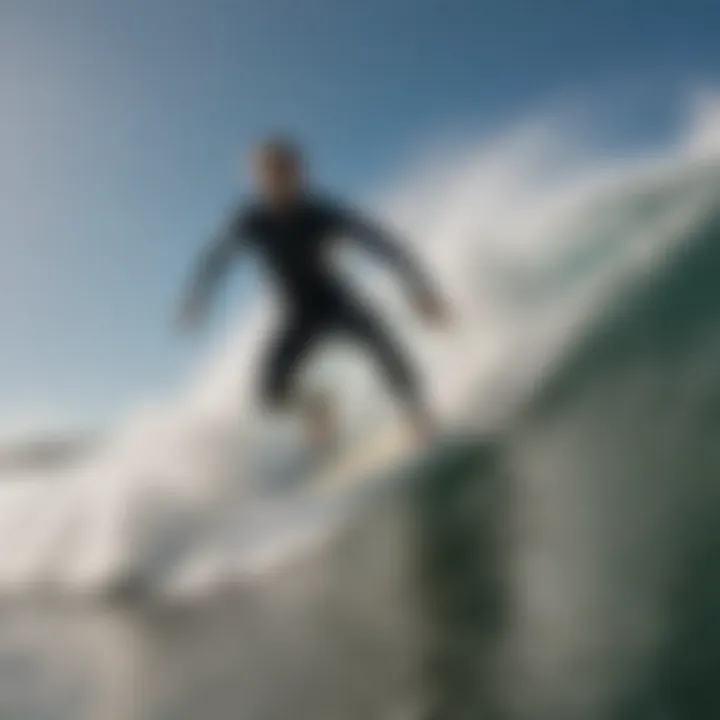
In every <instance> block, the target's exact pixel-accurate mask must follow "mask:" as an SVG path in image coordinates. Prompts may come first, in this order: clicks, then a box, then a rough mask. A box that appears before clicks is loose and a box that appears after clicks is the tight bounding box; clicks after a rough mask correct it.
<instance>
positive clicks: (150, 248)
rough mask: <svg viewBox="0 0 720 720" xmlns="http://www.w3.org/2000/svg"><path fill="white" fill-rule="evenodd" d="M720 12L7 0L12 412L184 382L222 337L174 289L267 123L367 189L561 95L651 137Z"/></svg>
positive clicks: (2, 63)
mask: <svg viewBox="0 0 720 720" xmlns="http://www.w3.org/2000/svg"><path fill="white" fill-rule="evenodd" d="M719 30H720V3H718V2H716V1H715V0H624V1H621V0H605V1H604V2H600V1H596V0H432V1H431V0H358V1H353V0H236V1H235V2H230V1H226V2H222V1H220V0H122V1H113V0H0V108H1V109H0V161H1V162H0V248H1V250H2V255H1V256H0V258H1V260H0V289H1V291H2V302H1V303H0V404H1V405H2V410H1V411H0V433H1V432H2V431H3V430H4V429H5V426H7V424H8V422H10V423H12V418H13V416H14V415H17V416H18V418H20V417H21V416H23V415H24V414H25V415H28V416H32V415H33V413H35V414H37V415H38V422H40V423H42V422H43V419H42V415H43V413H45V414H48V415H51V416H53V415H54V416H58V417H63V416H64V415H67V417H68V418H70V419H72V420H74V419H75V418H80V419H85V418H87V419H92V418H95V417H97V418H105V417H109V416H111V415H112V414H113V413H114V412H115V411H116V410H118V409H120V408H124V407H126V406H128V405H131V404H133V403H134V402H135V401H136V400H137V399H138V398H142V397H143V396H145V395H147V394H148V393H149V392H151V391H156V390H158V389H162V388H170V387H172V385H173V384H175V383H177V382H178V380H179V379H180V378H181V377H182V375H183V372H184V371H185V370H186V368H187V367H188V364H189V363H191V362H192V361H193V359H194V358H196V357H197V354H198V353H200V352H202V347H203V342H207V339H206V340H205V341H203V340H201V341H200V342H199V343H198V344H197V345H196V346H194V347H193V346H192V345H191V344H189V343H188V342H186V341H182V340H180V339H178V338H177V337H176V336H174V335H173V333H172V328H171V327H170V324H169V320H170V317H171V314H172V309H173V304H174V303H175V301H176V299H177V295H178V292H179V290H180V287H181V285H182V282H183V280H184V278H185V275H186V271H187V269H188V264H189V262H190V260H191V258H192V257H193V256H194V254H195V253H196V252H197V250H198V248H199V246H200V244H201V243H202V242H203V240H204V239H205V238H206V237H207V235H208V232H209V231H210V230H212V228H213V226H214V225H215V224H216V223H217V222H218V221H219V220H220V218H222V216H223V215H224V213H225V211H226V209H227V207H228V204H229V203H230V201H231V199H232V198H233V196H234V194H235V193H236V192H237V191H238V190H239V191H242V190H243V187H242V183H238V177H237V176H238V171H239V165H240V163H239V157H240V152H241V151H242V149H243V148H244V147H247V145H248V144H249V143H250V142H252V140H253V139H254V138H256V137H258V136H259V135H262V134H263V133H264V132H266V131H268V130H276V129H282V130H288V131H290V132H292V133H294V134H296V135H297V136H298V137H299V138H301V139H302V140H303V142H305V143H306V144H307V145H308V147H309V148H310V149H311V151H312V154H313V158H314V162H315V164H316V170H317V173H318V175H320V176H321V178H322V180H323V183H324V184H327V185H332V186H333V187H334V188H335V189H337V190H339V191H340V192H341V193H348V194H356V193H357V194H360V195H361V196H362V195H363V194H365V193H367V192H369V191H370V190H371V189H372V188H373V187H376V186H378V185H381V184H382V183H383V181H384V180H385V179H387V178H388V177H390V176H392V174H393V172H394V171H395V170H396V169H397V168H398V167H399V166H401V165H402V163H403V161H404V160H405V159H406V158H407V156H408V154H410V153H412V152H414V151H416V150H417V149H418V148H421V147H422V146H423V144H424V143H428V142H432V141H433V139H434V138H438V137H441V136H447V135H448V134H449V133H450V134H451V133H453V132H462V133H472V132H476V133H481V132H483V130H485V129H487V128H497V127H501V126H502V124H503V123H504V122H506V121H510V120H513V119H515V118H518V117H522V116H523V114H526V113H528V112H531V111H533V110H535V109H538V108H541V107H542V106H543V104H546V103H549V102H554V101H556V100H557V99H558V98H571V99H572V98H576V99H577V98H580V99H581V100H583V99H584V100H586V101H589V102H591V104H593V105H594V107H595V110H596V111H598V112H599V113H600V116H601V117H602V113H603V112H604V111H605V110H606V109H607V108H608V107H612V112H609V111H608V113H607V119H608V123H609V127H611V130H612V133H614V134H616V135H617V140H618V141H619V142H624V143H626V144H637V143H651V142H655V141H656V140H658V139H660V138H662V137H663V135H664V134H666V133H668V132H670V131H671V129H672V127H673V125H674V123H675V122H676V121H677V117H676V114H675V113H676V108H677V104H678V99H679V97H680V96H681V94H682V93H683V92H684V91H685V90H686V89H687V88H688V87H690V86H692V85H693V84H695V83H710V84H712V83H713V82H714V81H715V80H716V79H717V78H718V77H719V76H720V50H719V49H718V31H719ZM611 119H612V122H610V120H611ZM241 277H242V276H241ZM242 285H243V283H242V281H241V280H240V281H238V280H237V279H236V280H235V282H234V284H233V287H234V288H235V291H234V292H231V294H230V300H231V302H232V303H238V302H241V301H242V297H243V293H242V291H241V290H238V288H241V287H242ZM222 317H223V316H222V312H219V313H218V315H217V317H216V320H215V327H216V329H217V328H218V327H221V326H222ZM18 422H21V420H20V419H19V420H18ZM22 422H26V420H25V419H23V420H22Z"/></svg>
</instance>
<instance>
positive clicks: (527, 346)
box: [0, 111, 718, 593]
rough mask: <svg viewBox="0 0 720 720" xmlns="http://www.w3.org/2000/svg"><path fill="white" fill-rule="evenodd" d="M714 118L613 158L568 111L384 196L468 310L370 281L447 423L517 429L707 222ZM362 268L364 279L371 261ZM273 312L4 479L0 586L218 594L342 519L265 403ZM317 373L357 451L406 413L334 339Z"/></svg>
mask: <svg viewBox="0 0 720 720" xmlns="http://www.w3.org/2000/svg"><path fill="white" fill-rule="evenodd" d="M705 114H707V111H705ZM708 126H709V125H708V122H707V120H706V119H705V118H704V115H703V118H702V122H699V121H698V122H697V123H695V126H693V128H690V130H689V131H688V133H687V134H686V135H685V136H683V137H682V138H681V139H680V140H679V141H678V142H677V144H676V146H675V147H671V148H669V149H668V150H667V151H666V152H664V153H663V154H658V153H655V154H654V155H652V156H650V157H639V158H635V159H633V160H627V159H625V160H623V161H622V162H618V163H612V162H609V161H608V160H606V159H602V158H600V159H598V158H593V156H592V153H590V152H586V153H578V151H577V147H578V142H577V141H576V142H572V141H568V137H567V132H566V129H565V128H559V129H558V128H557V127H555V125H554V123H553V122H536V123H532V124H526V125H523V126H521V127H519V128H516V129H515V130H513V131H510V132H507V133H506V134H505V135H503V136H502V137H496V138H493V139H492V140H491V141H486V142H483V143H479V144H478V145H477V146H476V147H470V148H463V151H462V154H458V155H452V156H451V157H450V158H449V159H448V158H446V159H444V161H443V162H442V163H440V164H439V163H437V162H433V163H430V164H429V165H428V166H426V167H425V168H424V169H422V170H421V171H418V170H417V169H413V173H412V178H411V179H410V180H405V181H403V180H400V181H399V183H398V188H397V189H396V190H394V191H391V192H386V193H384V194H383V198H384V201H383V202H381V203H378V206H379V212H380V213H381V214H385V215H387V216H388V217H389V218H390V219H391V220H392V222H393V223H394V224H395V225H397V226H398V227H399V228H401V229H402V230H403V231H404V233H405V234H406V235H407V236H408V237H409V238H412V239H413V241H414V242H415V243H416V244H417V250H418V252H419V254H420V255H421V256H422V257H423V258H424V259H425V261H426V262H427V263H428V264H429V265H430V266H431V267H432V268H433V270H434V271H435V272H436V273H437V275H438V277H439V280H440V282H441V283H442V284H444V286H445V287H446V288H447V289H448V290H449V291H450V293H451V295H452V297H453V299H454V301H455V302H456V303H457V306H458V309H459V318H460V322H459V326H458V328H457V329H456V330H455V331H454V332H452V333H450V334H448V335H446V336H442V337H432V336H427V335H425V334H424V333H422V332H421V331H420V330H419V329H418V328H416V327H415V325H414V323H413V322H412V320H411V319H410V318H408V316H407V311H406V310H405V308H404V307H403V305H402V302H401V301H400V298H399V297H398V296H397V294H396V293H395V292H394V290H393V289H392V287H391V286H390V285H389V283H388V282H387V280H386V278H385V277H384V276H382V275H377V274H373V275H371V278H372V283H371V287H370V290H369V294H370V296H371V299H372V300H373V301H375V302H382V303H383V304H384V307H385V308H386V309H387V312H388V313H389V314H390V315H391V316H392V317H394V318H395V319H396V321H397V327H398V328H400V329H401V331H402V332H403V333H405V336H406V340H407V341H408V343H409V344H410V345H411V346H412V348H413V349H414V350H415V352H416V354H417V356H418V357H420V358H422V362H423V369H424V372H425V375H426V379H427V382H428V386H429V388H430V391H431V395H432V398H433V401H434V402H435V403H436V405H437V407H438V408H439V409H440V411H441V413H442V414H443V416H444V417H445V418H447V419H448V421H457V420H458V419H462V420H464V421H465V422H467V423H469V424H470V425H472V426H473V427H474V428H475V429H476V430H478V431H479V432H483V433H492V434H493V435H498V434H501V433H504V432H508V431H509V429H510V428H512V425H513V422H514V420H513V418H514V417H516V415H517V412H518V408H520V407H522V406H523V405H524V404H527V402H528V401H529V398H531V397H532V396H533V394H534V393H535V392H536V391H537V390H538V388H541V387H543V384H544V378H545V377H548V376H550V375H552V372H553V368H554V367H555V366H556V365H557V364H558V363H559V362H561V361H562V360H563V358H564V357H565V356H566V355H567V353H568V352H569V349H568V348H569V347H571V346H572V343H573V342H577V339H578V338H579V337H582V334H583V332H586V331H587V328H589V327H592V326H593V325H594V323H595V322H596V321H597V319H598V317H601V316H602V314H603V313H606V312H608V308H610V307H613V306H614V304H617V303H618V302H619V301H618V297H620V296H622V294H623V293H624V292H625V291H626V289H632V287H633V286H635V285H637V284H638V283H639V280H640V279H642V278H643V277H645V276H648V275H652V274H654V273H657V272H659V268H660V267H661V266H662V265H663V263H667V262H669V261H670V259H671V258H672V257H674V256H675V255H676V254H677V253H678V252H679V250H680V249H681V248H682V247H683V245H684V244H685V243H687V242H688V238H691V237H692V233H693V232H696V231H697V228H698V227H702V226H703V224H704V223H706V222H707V218H708V216H709V214H710V213H711V212H712V211H713V209H714V208H715V207H716V206H717V200H718V185H717V179H718V172H717V168H716V167H715V166H714V165H713V163H712V162H711V160H712V159H713V158H714V157H715V150H716V146H715V145H714V144H712V143H710V142H709V141H708V139H707V136H708V132H707V130H706V129H703V128H707V127H708ZM697 128H700V129H697ZM428 191H430V192H428ZM346 267H347V272H348V274H349V275H350V277H351V279H352V278H354V277H355V272H356V267H357V266H356V265H355V264H353V263H352V262H350V263H348V265H347V266H346ZM362 271H363V272H365V273H366V271H365V270H364V269H362ZM366 277H367V273H366ZM272 314H273V309H272V307H270V306H267V307H266V306H261V307H258V309H257V312H256V313H255V314H254V315H253V317H252V318H251V319H250V320H249V321H247V322H245V323H244V324H243V326H242V328H241V329H240V331H239V333H238V335H237V336H236V337H235V338H233V339H232V341H231V342H229V343H228V346H227V348H225V350H224V351H222V352H221V353H220V356H219V357H216V358H213V359H211V362H210V363H209V366H208V368H207V369H206V370H205V371H204V372H202V373H201V375H200V378H199V379H198V381H197V382H196V383H194V384H192V386H191V387H190V389H189V390H188V391H186V392H184V393H180V394H179V396H178V397H177V398H176V399H175V400H173V401H171V402H165V403H156V404H154V405H149V406H148V407H146V408H143V409H141V410H139V411H138V412H137V413H136V414H134V415H133V416H132V417H131V418H129V420H128V421H127V422H125V423H124V424H123V425H122V426H121V427H119V428H118V429H117V430H116V431H115V432H114V433H111V434H110V435H109V436H108V437H106V438H105V439H104V441H103V443H102V445H98V446H97V447H95V448H92V449H90V450H89V451H88V450H86V451H84V452H83V454H82V457H81V458H80V459H79V460H78V461H77V462H75V463H70V464H67V463H66V464H64V465H63V467H61V468H57V469H55V470H53V469H48V468H41V469H36V470H26V471H22V472H20V471H17V470H15V471H13V473H14V474H13V473H10V474H8V473H5V474H4V477H5V482H4V484H3V486H2V487H0V539H1V540H2V546H3V547H4V548H7V549H9V550H7V551H5V552H3V553H0V592H26V591H29V590H31V589H33V588H35V589H37V588H43V589H47V588H48V587H56V588H61V589H62V590H64V591H66V592H72V593H75V592H84V591H93V590H102V589H103V588H105V587H107V586H113V585H114V584H116V583H118V582H122V580H123V578H127V577H132V578H134V579H135V581H140V582H142V584H143V585H145V586H147V587H149V588H153V589H154V590H157V591H158V592H170V591H171V589H174V590H172V591H175V590H177V588H178V587H180V586H182V587H185V588H186V586H187V583H188V582H190V580H189V579H188V578H189V577H193V578H195V579H194V580H193V581H192V583H201V584H202V585H204V586H211V585H212V584H213V582H215V581H217V579H218V578H219V577H222V578H223V579H225V580H226V579H227V576H228V575H232V576H235V577H236V578H237V579H238V580H241V579H242V576H243V573H244V572H245V570H243V568H244V567H245V565H244V564H243V562H239V561H238V558H239V557H246V558H247V557H253V558H255V557H256V555H257V554H258V553H259V554H260V556H262V557H270V556H272V557H274V558H277V557H280V556H283V553H292V552H294V549H296V548H297V546H298V545H299V544H301V543H300V540H299V538H300V537H316V538H319V537H324V536H325V535H326V534H327V532H328V528H330V527H334V526H336V525H337V523H338V521H339V520H338V515H337V513H338V511H337V509H336V508H337V507H338V505H342V504H343V503H338V502H337V497H339V496H343V491H342V490H341V489H338V488H335V489H333V490H332V492H330V493H322V492H319V491H317V489H313V488H312V487H308V486H307V484H306V483H305V484H304V483H303V482H301V481H300V480H301V479H300V478H297V477H293V467H294V466H293V462H294V460H293V458H294V457H296V454H297V453H298V452H299V445H298V441H297V438H296V437H295V431H294V429H293V428H292V427H280V428H278V427H275V426H273V425H272V424H270V423H267V422H264V421H263V419H262V418H258V416H257V413H256V411H255V408H254V403H253V401H252V386H253V367H254V362H255V357H254V355H253V352H252V351H251V350H250V351H249V350H248V348H252V347H254V346H255V345H256V344H257V342H256V341H257V340H258V338H259V337H260V336H262V335H263V333H264V332H265V329H266V328H267V326H268V323H270V322H272ZM348 375H350V376H352V377H353V382H352V383H348V382H342V383H338V378H341V379H345V380H346V379H347V377H348ZM308 382H314V383H323V384H325V385H328V384H329V385H332V386H333V388H337V389H338V392H339V394H341V396H342V397H341V400H343V404H344V407H346V408H347V413H348V417H347V426H348V428H349V433H350V434H349V438H348V442H349V443H352V442H358V438H359V437H361V436H362V434H363V433H366V432H368V428H369V427H372V426H374V425H376V424H377V423H378V422H391V421H392V415H391V410H390V409H389V408H388V407H387V404H386V403H385V402H384V400H383V398H382V393H381V392H380V391H379V390H378V388H377V383H376V381H375V379H374V378H373V377H372V375H371V374H370V373H369V372H368V371H367V370H366V369H365V368H364V366H362V365H361V364H360V363H357V362H355V361H354V360H353V359H349V358H347V357H345V356H343V355H342V353H339V352H338V351H337V350H333V349H330V350H329V351H328V352H326V353H323V355H322V357H320V358H319V362H318V363H317V369H316V371H315V372H314V373H313V374H312V375H311V377H310V378H309V380H308ZM281 449H282V452H281V451H280V450H281ZM278 478H279V480H278ZM20 479H22V482H20V481H19V480H20ZM49 479H52V480H53V482H47V481H48V480H49ZM279 485H282V486H283V487H282V488H279ZM288 485H289V486H290V488H288ZM347 495H348V497H347V498H345V500H346V503H345V504H346V505H347V504H350V505H352V499H351V497H350V493H347ZM319 508H323V509H322V510H320V509H319ZM280 538H284V540H282V541H281V540H280ZM280 546H282V549H279V548H280ZM269 548H273V550H272V552H271V551H270V550H269ZM261 550H262V552H261ZM253 562H254V561H253ZM190 568H192V572H191V571H190ZM180 578H182V581H180ZM200 578H202V580H201V579H200ZM192 583H191V584H192Z"/></svg>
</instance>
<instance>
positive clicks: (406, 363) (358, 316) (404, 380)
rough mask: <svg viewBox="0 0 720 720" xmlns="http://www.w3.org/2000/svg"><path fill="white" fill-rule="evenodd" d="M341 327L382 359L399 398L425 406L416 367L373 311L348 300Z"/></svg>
mask: <svg viewBox="0 0 720 720" xmlns="http://www.w3.org/2000/svg"><path fill="white" fill-rule="evenodd" d="M338 324H339V326H340V327H339V330H340V331H342V332H343V333H346V334H348V335H349V336H350V337H351V338H352V339H354V340H356V341H357V342H359V343H360V344H361V345H363V346H365V347H366V348H367V349H368V350H369V351H370V353H371V355H372V356H373V358H374V359H375V360H376V361H377V362H378V364H379V366H380V369H381V371H382V373H383V374H384V375H385V377H386V378H387V380H388V382H389V384H390V387H391V388H392V390H393V392H394V393H395V394H396V395H397V396H398V398H399V399H400V400H401V401H402V402H403V403H405V404H408V405H410V406H411V407H412V408H414V409H418V408H420V407H422V405H423V402H422V398H421V393H420V389H419V386H418V380H417V376H416V373H415V369H414V368H413V366H412V365H411V363H410V360H409V359H408V357H407V354H406V353H405V350H404V348H402V346H401V345H400V343H399V342H397V341H396V340H395V338H393V337H392V335H391V334H390V333H389V332H388V330H387V329H386V328H385V325H384V324H383V322H382V321H381V320H380V319H379V318H378V317H376V316H375V315H374V314H373V313H372V312H371V311H369V310H367V309H365V308H363V307H360V306H358V304H354V303H348V304H347V305H345V306H343V307H342V308H341V310H340V312H339V313H338Z"/></svg>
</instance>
